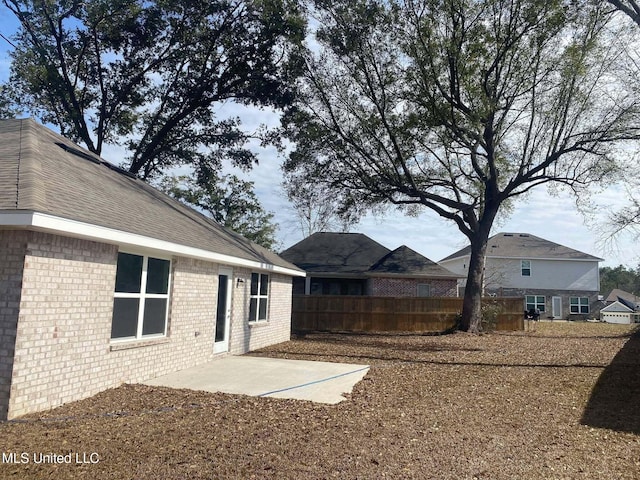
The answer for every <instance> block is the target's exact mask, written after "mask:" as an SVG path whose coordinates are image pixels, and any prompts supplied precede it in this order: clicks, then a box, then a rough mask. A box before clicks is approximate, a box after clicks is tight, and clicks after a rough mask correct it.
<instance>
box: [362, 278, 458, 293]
mask: <svg viewBox="0 0 640 480" xmlns="http://www.w3.org/2000/svg"><path fill="white" fill-rule="evenodd" d="M420 284H428V285H430V296H431V297H455V296H457V284H458V282H457V280H448V279H434V278H420V279H418V278H388V277H374V278H372V279H371V280H370V283H369V288H370V293H369V294H370V295H372V296H374V297H416V296H417V294H418V285H420Z"/></svg>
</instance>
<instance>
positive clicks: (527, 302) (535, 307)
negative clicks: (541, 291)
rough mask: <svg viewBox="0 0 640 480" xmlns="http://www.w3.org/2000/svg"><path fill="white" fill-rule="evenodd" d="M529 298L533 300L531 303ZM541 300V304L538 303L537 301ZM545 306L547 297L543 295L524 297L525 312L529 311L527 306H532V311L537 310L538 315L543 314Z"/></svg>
mask: <svg viewBox="0 0 640 480" xmlns="http://www.w3.org/2000/svg"><path fill="white" fill-rule="evenodd" d="M529 298H533V302H530V301H529ZM541 298H542V302H539V301H538V300H539V299H541ZM546 304H547V297H546V296H544V295H525V296H524V309H525V310H526V311H527V312H528V311H529V310H530V309H529V308H527V307H528V306H529V305H533V308H534V310H536V309H537V310H538V311H539V312H540V313H544V312H545V310H546ZM540 307H542V308H540Z"/></svg>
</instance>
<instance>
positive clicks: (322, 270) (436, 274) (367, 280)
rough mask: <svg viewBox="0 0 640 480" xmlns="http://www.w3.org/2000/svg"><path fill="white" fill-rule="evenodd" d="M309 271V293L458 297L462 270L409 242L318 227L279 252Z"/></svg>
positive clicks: (297, 289) (302, 288) (300, 282)
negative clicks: (386, 242)
mask: <svg viewBox="0 0 640 480" xmlns="http://www.w3.org/2000/svg"><path fill="white" fill-rule="evenodd" d="M280 255H281V256H282V258H284V259H285V260H288V261H289V262H291V263H293V264H295V265H297V266H298V267H299V268H301V269H303V270H305V271H306V272H307V277H306V279H301V278H297V279H294V284H293V291H294V293H296V294H307V295H370V296H384V297H421V296H423V297H428V296H432V297H455V296H456V295H457V281H458V278H459V275H456V274H455V273H453V272H450V271H449V270H447V269H446V268H443V267H441V266H440V265H438V264H437V263H435V262H433V261H431V260H429V259H428V258H426V257H424V256H422V255H420V254H419V253H417V252H415V251H414V250H412V249H410V248H409V247H407V246H404V245H403V246H401V247H399V248H397V249H395V250H393V251H391V250H389V249H388V248H386V247H384V246H382V245H380V244H379V243H378V242H376V241H374V240H372V239H371V238H369V237H367V236H366V235H363V234H361V233H332V232H318V233H314V234H313V235H311V236H309V237H307V238H305V239H304V240H302V241H300V242H298V243H296V244H295V245H293V246H292V247H290V248H288V249H287V250H285V251H284V252H282V253H281V254H280Z"/></svg>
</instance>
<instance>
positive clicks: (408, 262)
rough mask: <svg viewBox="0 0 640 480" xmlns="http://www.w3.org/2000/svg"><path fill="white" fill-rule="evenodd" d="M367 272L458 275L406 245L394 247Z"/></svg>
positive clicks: (433, 275)
mask: <svg viewBox="0 0 640 480" xmlns="http://www.w3.org/2000/svg"><path fill="white" fill-rule="evenodd" d="M369 274H372V275H376V276H378V275H379V276H383V275H408V276H412V275H417V276H425V277H446V278H459V277H460V275H456V274H455V273H453V272H451V271H449V270H447V269H446V268H444V267H441V266H440V265H438V264H437V263H436V262H434V261H432V260H430V259H428V258H427V257H425V256H424V255H421V254H419V253H418V252H416V251H415V250H412V249H410V248H409V247H407V246H406V245H402V246H401V247H398V248H396V249H395V250H394V251H393V252H390V253H388V254H387V255H385V256H384V257H382V258H381V259H380V260H378V261H377V262H376V263H375V264H374V265H373V266H372V267H371V268H370V269H369Z"/></svg>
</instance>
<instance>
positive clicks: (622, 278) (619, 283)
mask: <svg viewBox="0 0 640 480" xmlns="http://www.w3.org/2000/svg"><path fill="white" fill-rule="evenodd" d="M614 288H619V289H620V290H624V291H625V292H629V293H633V294H634V295H638V296H640V266H639V267H636V268H635V269H633V268H627V267H625V266H623V265H618V266H617V267H602V268H600V293H602V294H603V295H609V293H611V290H613V289H614Z"/></svg>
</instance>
